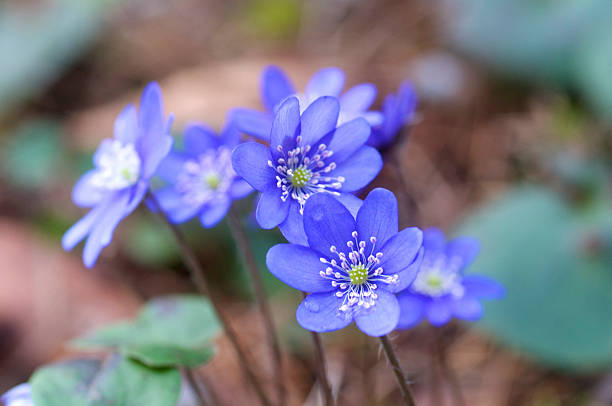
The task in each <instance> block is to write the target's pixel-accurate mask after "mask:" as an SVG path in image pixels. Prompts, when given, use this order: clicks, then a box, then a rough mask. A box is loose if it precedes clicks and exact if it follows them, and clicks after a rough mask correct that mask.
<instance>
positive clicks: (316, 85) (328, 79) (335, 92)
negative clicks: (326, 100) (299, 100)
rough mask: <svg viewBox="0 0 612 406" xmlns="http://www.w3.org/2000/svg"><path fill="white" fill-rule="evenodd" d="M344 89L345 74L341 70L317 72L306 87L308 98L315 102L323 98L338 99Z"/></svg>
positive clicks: (326, 69) (332, 69) (331, 69)
mask: <svg viewBox="0 0 612 406" xmlns="http://www.w3.org/2000/svg"><path fill="white" fill-rule="evenodd" d="M343 87H344V72H342V70H341V69H339V68H324V69H321V70H319V71H318V72H316V73H315V74H314V75H313V76H312V78H310V81H309V82H308V84H307V85H306V91H305V92H304V93H306V96H307V97H308V99H309V100H314V99H316V98H318V97H321V96H334V97H338V96H339V95H340V92H342V88H343Z"/></svg>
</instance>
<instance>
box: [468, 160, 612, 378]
mask: <svg viewBox="0 0 612 406" xmlns="http://www.w3.org/2000/svg"><path fill="white" fill-rule="evenodd" d="M579 172H580V171H575V170H573V169H571V168H569V169H568V168H565V173H564V174H562V177H564V178H566V179H567V180H568V181H571V182H572V183H574V182H575V184H576V185H577V184H579V183H581V184H582V183H583V186H584V187H583V188H582V192H587V195H588V192H589V190H590V191H591V192H593V193H592V195H591V196H588V197H587V198H584V196H582V198H580V195H582V193H579V194H578V195H576V196H575V198H576V199H577V200H576V201H575V202H574V203H573V204H570V203H569V201H568V200H566V199H564V198H562V197H561V196H560V195H559V194H558V193H556V192H554V191H552V190H550V189H548V188H545V187H537V186H522V187H517V188H515V189H513V190H511V191H510V192H509V193H508V194H507V195H506V196H504V197H502V198H501V199H498V200H497V201H494V202H491V203H490V204H489V205H487V206H485V207H484V208H482V209H481V210H479V211H477V212H476V213H475V214H474V215H473V216H471V217H470V218H468V219H467V221H466V222H465V224H464V225H463V227H461V229H460V232H461V234H466V235H471V236H475V237H477V238H479V239H480V241H481V242H482V251H481V255H480V256H479V258H478V259H477V260H476V262H475V263H474V265H473V266H472V267H471V271H473V272H475V273H482V274H486V275H489V276H492V277H494V278H496V279H498V280H499V281H501V282H502V283H503V284H504V285H505V286H506V287H507V292H508V293H507V297H506V298H505V300H500V301H496V302H491V303H489V304H488V305H487V308H486V311H485V316H484V318H483V321H482V326H483V327H485V328H486V329H487V330H489V331H491V332H492V333H494V334H495V335H496V336H497V337H499V338H500V339H501V340H502V341H504V342H505V343H507V344H509V345H511V346H513V347H515V348H519V349H521V350H524V351H526V352H527V353H529V354H530V355H531V356H533V357H534V358H536V359H539V360H541V361H543V362H546V363H547V364H549V365H552V366H555V367H560V368H565V369H575V370H579V371H582V370H592V369H597V368H603V367H606V366H609V365H610V363H611V362H612V342H611V341H610V337H612V323H610V314H612V301H611V300H610V292H612V272H610V269H612V199H610V196H609V193H608V191H607V190H606V188H605V185H604V183H603V182H600V183H599V184H598V187H597V188H595V189H591V188H590V187H589V185H588V183H589V182H592V180H593V177H594V176H595V175H594V172H591V171H589V170H588V169H586V168H585V169H584V170H583V171H582V173H579ZM600 180H601V179H600ZM585 182H586V183H585Z"/></svg>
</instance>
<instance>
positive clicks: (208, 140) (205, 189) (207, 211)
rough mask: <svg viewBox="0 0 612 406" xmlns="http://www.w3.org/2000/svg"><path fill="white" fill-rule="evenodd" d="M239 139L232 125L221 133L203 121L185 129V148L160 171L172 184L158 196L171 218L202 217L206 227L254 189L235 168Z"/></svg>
mask: <svg viewBox="0 0 612 406" xmlns="http://www.w3.org/2000/svg"><path fill="white" fill-rule="evenodd" d="M239 142H240V134H239V132H238V131H237V130H236V129H235V128H234V127H232V126H231V125H228V126H226V128H225V129H224V130H223V131H222V132H221V135H220V136H219V135H217V134H216V133H215V132H214V131H213V130H211V129H209V128H207V127H205V126H203V125H199V124H196V125H191V126H189V127H188V128H187V129H186V130H185V132H184V134H183V147H184V148H183V150H181V151H177V150H174V151H172V152H171V153H170V154H169V155H168V156H167V157H166V159H164V160H163V161H162V163H161V165H160V167H159V170H158V172H157V174H158V175H159V176H160V177H161V178H162V179H164V180H165V181H166V182H168V183H169V185H168V186H166V187H164V188H162V189H160V190H157V191H156V192H155V196H156V197H157V199H158V202H159V204H160V205H161V207H162V209H163V211H164V212H165V214H166V215H167V216H168V218H169V220H170V221H172V222H174V223H181V222H184V221H187V220H189V219H191V218H193V217H195V216H198V217H199V218H200V222H201V223H202V225H203V226H204V227H207V228H208V227H213V226H214V225H216V224H217V223H218V222H219V221H221V220H222V219H223V217H225V215H226V213H227V211H228V210H229V208H230V206H231V204H232V201H233V200H235V199H241V198H243V197H245V196H247V195H248V194H249V193H251V192H252V191H253V189H252V188H251V186H249V184H248V183H247V182H245V181H244V180H243V179H242V178H240V177H239V176H238V175H237V174H236V172H235V171H234V168H232V159H231V157H232V150H233V149H234V147H235V146H236V145H238V144H239Z"/></svg>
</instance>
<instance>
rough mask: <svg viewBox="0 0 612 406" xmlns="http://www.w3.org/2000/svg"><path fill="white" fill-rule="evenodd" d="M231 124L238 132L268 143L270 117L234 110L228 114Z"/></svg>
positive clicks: (270, 124) (268, 115) (250, 111)
mask: <svg viewBox="0 0 612 406" xmlns="http://www.w3.org/2000/svg"><path fill="white" fill-rule="evenodd" d="M228 115H229V117H230V120H231V122H233V123H234V125H235V126H236V128H237V129H238V130H239V131H242V132H243V133H245V134H248V135H252V136H253V137H257V138H259V139H261V140H263V141H270V132H271V131H272V119H273V117H272V115H271V114H268V113H263V112H261V111H256V110H251V109H243V108H236V109H233V110H231V111H230V112H229V113H228Z"/></svg>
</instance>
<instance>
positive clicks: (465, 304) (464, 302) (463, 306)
mask: <svg viewBox="0 0 612 406" xmlns="http://www.w3.org/2000/svg"><path fill="white" fill-rule="evenodd" d="M451 303H452V311H453V315H454V316H455V317H457V318H460V319H463V320H468V321H476V320H478V319H480V318H481V317H482V305H481V304H480V302H479V301H478V300H477V299H476V298H475V297H472V296H469V295H465V296H463V297H462V298H460V299H455V300H453V301H452V302H451Z"/></svg>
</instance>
